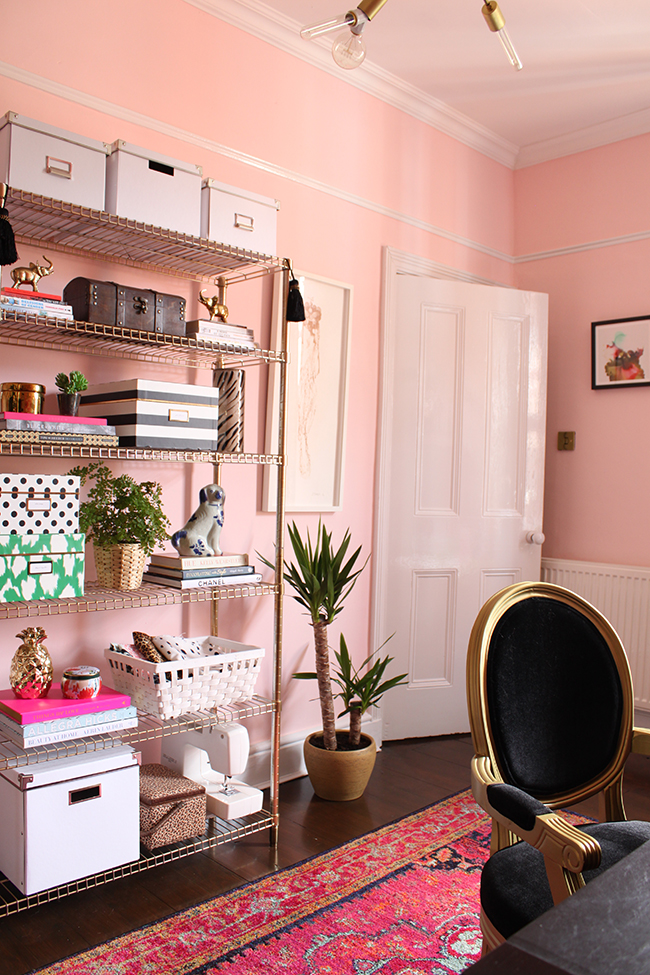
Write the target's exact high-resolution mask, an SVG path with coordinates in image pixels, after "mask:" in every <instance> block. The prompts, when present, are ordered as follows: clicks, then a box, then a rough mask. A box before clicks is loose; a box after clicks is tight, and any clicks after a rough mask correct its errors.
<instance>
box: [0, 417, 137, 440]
mask: <svg viewBox="0 0 650 975" xmlns="http://www.w3.org/2000/svg"><path fill="white" fill-rule="evenodd" d="M0 443H37V444H67V445H69V446H70V445H72V446H79V445H81V446H84V447H117V445H118V443H119V438H118V436H117V434H116V432H115V427H111V426H109V425H108V423H107V422H106V420H103V419H100V418H99V417H90V416H62V415H61V416H59V415H58V414H56V413H9V412H5V413H0Z"/></svg>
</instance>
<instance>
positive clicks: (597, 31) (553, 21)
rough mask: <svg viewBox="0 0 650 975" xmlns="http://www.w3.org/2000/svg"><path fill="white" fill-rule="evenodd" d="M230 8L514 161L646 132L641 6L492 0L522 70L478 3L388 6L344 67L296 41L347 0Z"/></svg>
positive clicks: (647, 39) (647, 89)
mask: <svg viewBox="0 0 650 975" xmlns="http://www.w3.org/2000/svg"><path fill="white" fill-rule="evenodd" d="M189 2H194V3H196V4H197V5H199V4H200V3H201V0H189ZM203 2H204V3H205V2H206V0H203ZM208 2H210V0H208ZM349 2H350V0H348V3H349ZM211 3H212V5H213V6H221V3H222V0H211ZM238 5H239V6H240V7H243V8H245V13H246V14H248V15H254V17H253V19H255V17H256V18H257V19H258V20H259V18H260V17H261V16H262V17H263V16H264V15H267V16H268V17H269V19H270V20H271V21H274V22H275V29H276V33H277V30H279V29H280V27H281V29H282V34H283V37H284V40H283V42H282V43H281V46H283V47H284V48H285V49H287V48H291V47H293V48H294V50H295V53H297V54H298V56H299V57H304V58H305V59H306V60H314V58H315V56H316V55H317V56H318V57H319V58H320V59H321V62H320V63H321V65H322V66H324V67H326V69H328V65H329V63H330V62H331V68H332V70H333V71H336V72H338V73H339V74H340V75H341V76H345V77H346V79H347V80H349V81H350V83H352V84H355V85H358V86H360V87H367V88H369V90H372V87H373V83H374V84H375V85H377V84H379V85H380V87H381V88H382V90H386V89H387V87H390V86H393V87H394V88H396V90H399V91H400V92H401V98H402V99H403V100H404V99H406V100H407V101H408V102H410V103H414V102H415V101H417V99H418V98H419V97H421V99H422V101H423V104H427V105H428V106H429V108H431V107H432V106H433V107H434V108H438V109H442V111H443V114H447V115H448V116H449V117H450V118H451V119H453V120H455V122H456V123H458V124H462V123H467V125H468V127H469V129H470V130H471V129H473V130H475V131H476V132H482V130H488V131H487V132H483V135H484V136H485V137H486V138H488V139H489V138H490V137H491V136H494V137H495V143H496V144H497V145H501V147H502V149H503V150H504V151H506V150H510V153H511V155H512V157H513V158H512V164H513V165H526V164H529V163H530V162H534V161H538V160H539V159H542V158H552V157H553V156H558V155H563V154H565V153H566V152H570V151H576V149H579V148H587V147H588V146H589V145H599V144H604V143H606V142H610V141H615V140H616V139H619V138H625V137H626V136H628V135H636V134H639V133H640V132H646V131H650V2H649V0H500V6H501V10H502V12H503V14H504V16H505V18H506V22H507V30H508V32H509V34H510V37H511V39H512V41H513V43H514V45H515V47H516V49H517V52H518V54H519V56H520V58H521V60H522V62H523V65H524V68H523V70H522V71H516V70H515V69H514V68H512V67H511V66H510V64H509V63H508V61H507V59H506V56H505V53H504V52H503V49H502V48H501V45H500V43H499V41H498V40H497V38H496V37H495V35H493V34H491V33H490V31H489V30H488V28H487V25H486V23H485V21H484V19H483V17H482V15H481V6H482V0H446V2H445V0H388V3H387V4H386V6H385V7H384V8H383V9H382V10H381V11H380V12H379V13H378V14H377V16H376V17H375V19H374V20H373V21H372V22H371V23H370V24H369V25H368V26H367V27H366V30H365V38H366V46H367V49H368V55H367V58H366V61H365V63H364V64H363V65H362V66H361V67H360V68H357V69H355V70H354V71H349V72H347V71H342V70H341V69H339V68H337V67H336V66H335V65H334V62H333V61H331V57H330V55H329V53H326V52H328V51H329V49H330V48H331V40H330V41H329V43H328V42H327V41H326V40H325V39H324V38H320V39H319V40H318V41H303V40H301V39H300V37H299V36H298V29H299V27H300V26H303V25H305V24H310V23H314V22H317V21H321V20H326V19H329V18H330V17H332V16H336V15H338V14H340V13H344V12H345V11H346V10H347V9H349V7H348V6H346V2H345V0H265V2H264V3H262V2H261V0H238ZM352 5H353V3H350V6H352ZM231 6H232V0H231ZM278 36H279V35H278ZM329 36H330V38H331V37H332V35H329ZM334 36H336V35H334ZM326 62H327V63H326ZM440 103H442V104H440ZM445 109H448V110H449V111H448V112H446V113H445ZM415 114H417V112H415ZM506 154H507V152H506Z"/></svg>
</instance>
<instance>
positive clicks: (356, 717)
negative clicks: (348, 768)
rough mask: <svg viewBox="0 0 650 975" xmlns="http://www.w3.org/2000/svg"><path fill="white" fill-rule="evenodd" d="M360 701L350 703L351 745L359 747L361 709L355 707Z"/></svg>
mask: <svg viewBox="0 0 650 975" xmlns="http://www.w3.org/2000/svg"><path fill="white" fill-rule="evenodd" d="M358 703H359V702H358V701H351V702H350V744H351V745H359V744H360V743H361V709H360V708H358V707H355V704H358Z"/></svg>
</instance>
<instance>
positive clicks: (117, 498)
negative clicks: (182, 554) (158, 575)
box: [69, 462, 169, 589]
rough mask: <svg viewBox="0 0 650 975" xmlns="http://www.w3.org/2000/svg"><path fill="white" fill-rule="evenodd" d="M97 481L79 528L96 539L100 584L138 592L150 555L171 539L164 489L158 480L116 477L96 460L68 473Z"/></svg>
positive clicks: (84, 505)
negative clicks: (147, 557) (163, 497)
mask: <svg viewBox="0 0 650 975" xmlns="http://www.w3.org/2000/svg"><path fill="white" fill-rule="evenodd" d="M69 473H70V474H71V475H76V476H77V477H79V478H80V479H81V484H82V486H83V485H85V484H86V482H87V481H92V482H94V483H93V485H92V487H90V488H89V490H88V497H87V500H86V501H82V502H81V504H80V505H79V527H80V529H81V531H83V532H85V533H86V537H87V538H88V539H92V540H93V548H94V554H95V567H96V569H97V581H98V582H99V583H100V585H103V586H107V587H108V588H110V589H137V588H138V587H139V586H140V585H141V583H142V573H143V571H144V565H145V561H146V556H147V555H151V553H152V552H153V550H154V548H155V546H156V543H157V542H161V543H162V542H165V541H167V540H168V538H169V536H168V534H167V527H168V526H169V520H168V518H167V517H166V516H165V514H164V512H163V509H162V487H161V486H160V484H158V483H157V482H156V481H142V483H140V484H138V483H137V482H136V481H134V480H133V478H132V477H129V475H128V474H120V475H119V476H117V477H116V476H115V475H114V474H113V472H112V471H111V470H110V468H108V467H107V466H106V465H105V464H102V463H101V462H95V463H92V464H88V465H87V466H86V467H75V468H73V469H72V470H71V471H69Z"/></svg>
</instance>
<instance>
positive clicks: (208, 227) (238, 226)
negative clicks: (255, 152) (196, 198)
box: [201, 179, 280, 255]
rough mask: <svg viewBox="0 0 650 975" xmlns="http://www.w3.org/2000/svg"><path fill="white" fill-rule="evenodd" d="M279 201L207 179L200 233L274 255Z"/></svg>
mask: <svg viewBox="0 0 650 975" xmlns="http://www.w3.org/2000/svg"><path fill="white" fill-rule="evenodd" d="M279 209H280V204H279V202H278V201H277V200H272V199H271V198H270V197H268V196H259V195H258V194H257V193H249V192H248V190H239V189H237V187H236V186H228V185H227V184H226V183H217V182H216V180H214V179H204V180H203V186H202V189H201V236H202V237H206V238H207V239H208V240H218V241H219V242H220V243H222V244H230V245H231V246H233V247H239V248H241V249H242V250H247V251H257V253H258V254H271V255H275V253H276V251H277V242H276V231H277V218H278V210H279Z"/></svg>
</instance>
